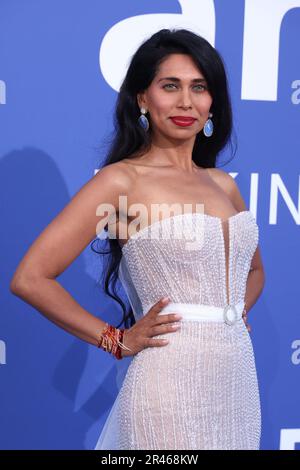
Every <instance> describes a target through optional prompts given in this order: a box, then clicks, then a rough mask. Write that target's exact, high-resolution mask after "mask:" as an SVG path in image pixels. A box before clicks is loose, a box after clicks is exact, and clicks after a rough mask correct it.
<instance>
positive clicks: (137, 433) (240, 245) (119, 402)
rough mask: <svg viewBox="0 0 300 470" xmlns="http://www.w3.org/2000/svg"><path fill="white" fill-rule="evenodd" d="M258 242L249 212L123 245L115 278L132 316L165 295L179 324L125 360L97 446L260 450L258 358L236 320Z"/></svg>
mask: <svg viewBox="0 0 300 470" xmlns="http://www.w3.org/2000/svg"><path fill="white" fill-rule="evenodd" d="M178 230H179V232H180V233H179V232H178ZM178 233H179V235H178ZM182 233H183V234H184V236H182ZM195 235H196V240H195ZM257 245H258V226H257V224H256V222H255V218H254V216H253V215H252V213H251V212H250V211H248V210H245V211H242V212H238V213H237V214H234V215H233V216H231V217H229V219H227V220H222V219H220V218H219V217H215V216H210V215H208V214H202V213H184V214H180V215H175V216H171V217H168V218H165V219H163V220H162V221H158V222H154V223H153V224H151V225H149V226H148V227H145V228H144V229H142V230H140V231H139V232H138V233H136V234H134V235H133V236H132V237H131V238H130V239H129V241H128V242H127V243H126V245H125V246H124V247H123V249H122V253H123V256H122V259H121V263H120V268H119V276H120V279H121V282H122V284H123V286H124V289H125V290H126V292H127V295H128V299H129V301H130V303H131V305H132V308H133V311H134V315H135V318H136V320H137V321H138V320H139V318H140V317H141V316H142V315H145V314H146V313H147V312H148V310H149V309H150V307H151V306H152V305H153V304H154V303H156V302H157V301H158V300H159V299H160V298H161V297H163V296H169V297H170V299H171V301H170V303H169V304H168V305H167V306H166V307H165V308H164V309H163V310H162V313H164V312H166V311H170V312H177V311H178V312H180V313H181V314H182V315H183V319H182V321H181V328H180V330H178V331H176V332H174V333H167V334H163V335H159V336H156V337H157V338H168V339H169V341H170V342H169V344H168V345H167V346H163V347H149V348H146V349H144V350H142V351H141V352H139V353H138V354H136V355H135V356H133V357H132V361H131V363H130V364H129V367H128V370H127V371H126V375H125V378H124V380H123V383H122V385H121V388H120V391H119V393H118V395H117V398H116V400H115V402H114V404H113V407H112V408H111V411H110V414H109V415H108V418H107V420H106V422H105V425H104V427H103V429H102V432H101V434H100V437H99V439H98V442H97V444H96V447H95V449H109V450H116V449H145V450H147V449H154V450H157V449H167V450H172V449H175V450H189V449H194V450H202V449H215V450H221V449H227V450H231V449H233V450H237V449H251V450H254V449H259V444H260V434H261V408H260V396H259V388H258V381H257V372H256V366H255V357H254V352H253V346H252V341H251V338H250V335H249V332H248V330H247V328H246V326H245V323H244V321H243V319H242V318H241V314H242V311H243V307H244V298H245V291H246V281H247V277H248V274H249V270H250V264H251V260H252V257H253V254H254V252H255V249H256V247H257ZM191 247H192V248H191Z"/></svg>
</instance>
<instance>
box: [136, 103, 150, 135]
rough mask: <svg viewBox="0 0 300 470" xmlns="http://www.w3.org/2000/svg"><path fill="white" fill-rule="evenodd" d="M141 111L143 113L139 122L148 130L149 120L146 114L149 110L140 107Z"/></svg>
mask: <svg viewBox="0 0 300 470" xmlns="http://www.w3.org/2000/svg"><path fill="white" fill-rule="evenodd" d="M140 111H141V113H142V114H141V115H140V117H139V118H138V123H139V125H140V126H141V127H142V128H143V129H144V130H145V131H146V132H147V130H148V129H149V121H148V119H147V117H146V116H145V114H146V112H147V111H146V110H145V108H140Z"/></svg>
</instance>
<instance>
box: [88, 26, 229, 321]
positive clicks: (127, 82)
mask: <svg viewBox="0 0 300 470" xmlns="http://www.w3.org/2000/svg"><path fill="white" fill-rule="evenodd" d="M174 53H175V54H178V53H181V54H187V55H189V56H190V57H191V58H192V59H193V60H194V62H195V64H196V65H197V66H198V67H199V70H200V71H201V73H202V74H203V76H204V78H205V79H206V82H207V85H208V90H209V92H210V94H211V96H212V106H211V109H210V111H211V112H212V113H213V118H212V120H213V124H214V132H213V135H212V136H211V137H209V138H207V137H205V136H204V134H203V132H199V133H198V134H197V135H196V139H195V143H194V147H193V152H192V159H193V161H194V162H195V164H196V165H198V166H200V167H203V168H215V167H216V159H217V155H218V154H219V153H220V151H221V150H223V149H224V148H225V146H226V145H227V144H228V143H230V144H231V149H232V148H233V147H232V141H231V137H232V136H231V134H232V130H233V123H232V108H231V102H230V96H229V91H228V83H227V77H226V71H225V66H224V63H223V60H222V57H221V55H220V53H219V52H217V50H216V49H215V48H214V47H213V46H212V45H211V44H210V43H209V42H208V41H207V40H206V39H204V38H203V37H201V36H199V35H197V34H195V33H193V32H192V31H189V30H187V29H161V30H160V31H158V32H157V33H155V34H153V35H152V36H151V37H150V38H149V39H147V40H146V41H145V42H143V43H142V44H141V45H140V46H139V48H138V49H137V51H136V52H135V54H134V55H133V57H132V59H131V62H130V65H129V67H128V70H127V73H126V76H125V78H124V80H123V83H122V85H121V88H120V92H119V95H118V98H117V101H116V105H115V111H114V115H113V124H114V131H113V134H112V138H111V140H110V147H109V150H108V152H107V156H106V159H105V160H104V163H103V162H102V167H105V166H106V165H109V164H112V163H115V162H119V161H121V160H123V159H124V158H135V157H137V156H140V155H143V154H144V153H146V152H147V151H148V150H149V149H150V147H151V140H152V132H151V119H149V116H147V117H148V119H149V121H150V127H149V130H148V132H145V131H144V129H143V128H142V127H141V126H140V125H138V118H139V116H140V109H139V106H138V102H137V95H138V93H142V92H144V91H145V90H146V89H147V88H148V87H149V85H150V84H151V82H152V81H153V79H154V78H155V76H156V74H157V72H158V69H159V66H160V64H161V63H162V62H163V61H164V60H165V59H166V58H167V57H168V56H169V55H170V54H174ZM235 150H236V148H235ZM234 153H235V151H234V152H233V155H234ZM99 166H101V165H99ZM105 230H107V225H106V227H105ZM101 242H103V240H101ZM99 243H100V240H99V238H96V239H95V240H93V242H92V244H91V248H92V250H93V251H94V252H96V253H98V254H101V255H103V254H104V255H109V257H108V258H107V260H106V261H107V262H106V269H104V271H106V272H105V276H104V277H103V278H102V279H103V280H104V291H105V293H106V294H107V295H109V296H110V297H111V298H113V299H114V300H116V301H117V302H118V303H119V304H120V305H121V307H122V310H123V318H122V321H121V322H120V323H119V324H118V325H117V328H119V327H120V326H121V325H122V323H124V326H125V328H128V327H130V326H132V325H133V324H134V323H135V318H134V315H133V311H132V308H131V306H129V310H128V311H127V309H126V305H125V304H124V302H123V300H122V299H121V298H120V297H119V296H118V294H117V290H116V284H117V281H118V280H119V279H118V267H119V264H120V261H121V258H122V251H121V247H120V245H119V243H118V240H117V239H113V238H110V237H107V238H106V239H105V243H109V250H108V251H100V250H99V249H96V248H95V244H99Z"/></svg>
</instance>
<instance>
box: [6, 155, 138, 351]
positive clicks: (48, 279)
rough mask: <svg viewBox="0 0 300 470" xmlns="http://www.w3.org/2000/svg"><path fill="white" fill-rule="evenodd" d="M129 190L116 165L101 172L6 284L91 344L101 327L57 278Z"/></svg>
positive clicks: (90, 181) (48, 229) (103, 324)
mask: <svg viewBox="0 0 300 470" xmlns="http://www.w3.org/2000/svg"><path fill="white" fill-rule="evenodd" d="M129 187H130V177H129V175H128V174H127V173H126V171H124V170H121V169H120V167H119V166H118V165H117V164H112V165H108V166H107V167H104V168H102V169H101V170H100V171H99V172H98V173H97V174H96V175H95V176H94V177H93V178H91V179H90V180H89V181H88V182H87V183H86V184H85V185H84V186H83V187H82V188H81V189H80V190H79V191H78V192H77V193H76V194H75V196H74V197H73V198H72V199H71V201H70V202H69V203H68V204H67V205H66V206H65V207H64V209H63V210H62V211H61V212H60V213H59V214H58V215H57V217H55V219H53V221H52V222H51V223H50V224H49V225H48V226H47V227H46V228H45V229H44V230H43V232H42V233H41V234H40V235H39V237H38V238H37V239H36V240H35V241H34V243H33V244H32V245H31V246H30V248H29V250H28V251H27V253H26V254H25V256H24V257H23V259H22V260H21V262H20V264H19V265H18V267H17V269H16V271H15V273H14V276H13V278H12V280H11V283H10V290H11V292H12V293H13V294H15V295H17V296H18V297H20V298H22V299H23V300H24V301H26V302H27V303H29V304H31V305H32V306H33V307H35V308H36V309H37V310H39V311H40V312H41V313H42V314H43V315H44V316H45V317H47V318H48V319H49V320H50V321H51V322H53V323H55V324H57V325H58V326H60V327H61V328H63V329H64V330H66V331H68V332H69V333H71V334H73V335H75V336H77V337H78V338H81V339H82V340H84V341H87V342H89V343H91V344H94V345H96V344H97V339H99V337H100V334H101V331H102V330H103V328H104V326H105V322H104V321H102V320H100V319H99V318H97V317H95V316H94V315H92V314H91V313H89V312H88V311H86V310H85V309H84V308H82V307H81V306H80V305H79V304H78V303H77V302H76V301H75V299H74V298H73V297H72V296H71V295H70V294H69V293H68V292H67V290H65V289H64V288H63V287H62V286H61V285H60V284H59V282H58V281H57V280H56V277H57V276H59V275H60V274H61V273H62V272H63V271H65V269H66V268H67V267H68V266H69V265H70V264H71V263H72V262H73V261H74V260H75V259H76V258H77V257H78V256H79V254H80V253H81V252H82V251H83V250H84V249H85V248H86V246H87V245H88V244H89V243H90V242H91V241H92V240H93V239H94V238H96V236H97V233H99V232H100V231H101V230H102V229H103V227H104V226H105V225H106V223H107V221H108V217H109V216H110V215H111V214H112V213H113V212H114V211H115V212H117V210H118V200H119V194H127V191H128V190H129ZM103 203H105V204H109V205H110V207H111V209H109V210H108V211H107V213H105V214H104V215H102V216H99V215H97V214H96V209H97V207H98V206H99V204H103ZM108 207H109V206H108ZM96 227H97V229H96Z"/></svg>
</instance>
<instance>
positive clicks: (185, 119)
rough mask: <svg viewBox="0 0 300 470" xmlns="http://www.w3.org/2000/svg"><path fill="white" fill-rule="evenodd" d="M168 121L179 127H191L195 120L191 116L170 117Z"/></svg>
mask: <svg viewBox="0 0 300 470" xmlns="http://www.w3.org/2000/svg"><path fill="white" fill-rule="evenodd" d="M170 119H171V120H172V121H173V122H174V124H176V125H177V126H181V127H187V126H191V125H192V124H193V123H194V122H195V121H196V119H195V118H193V117H191V116H172V117H171V118H170Z"/></svg>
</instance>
